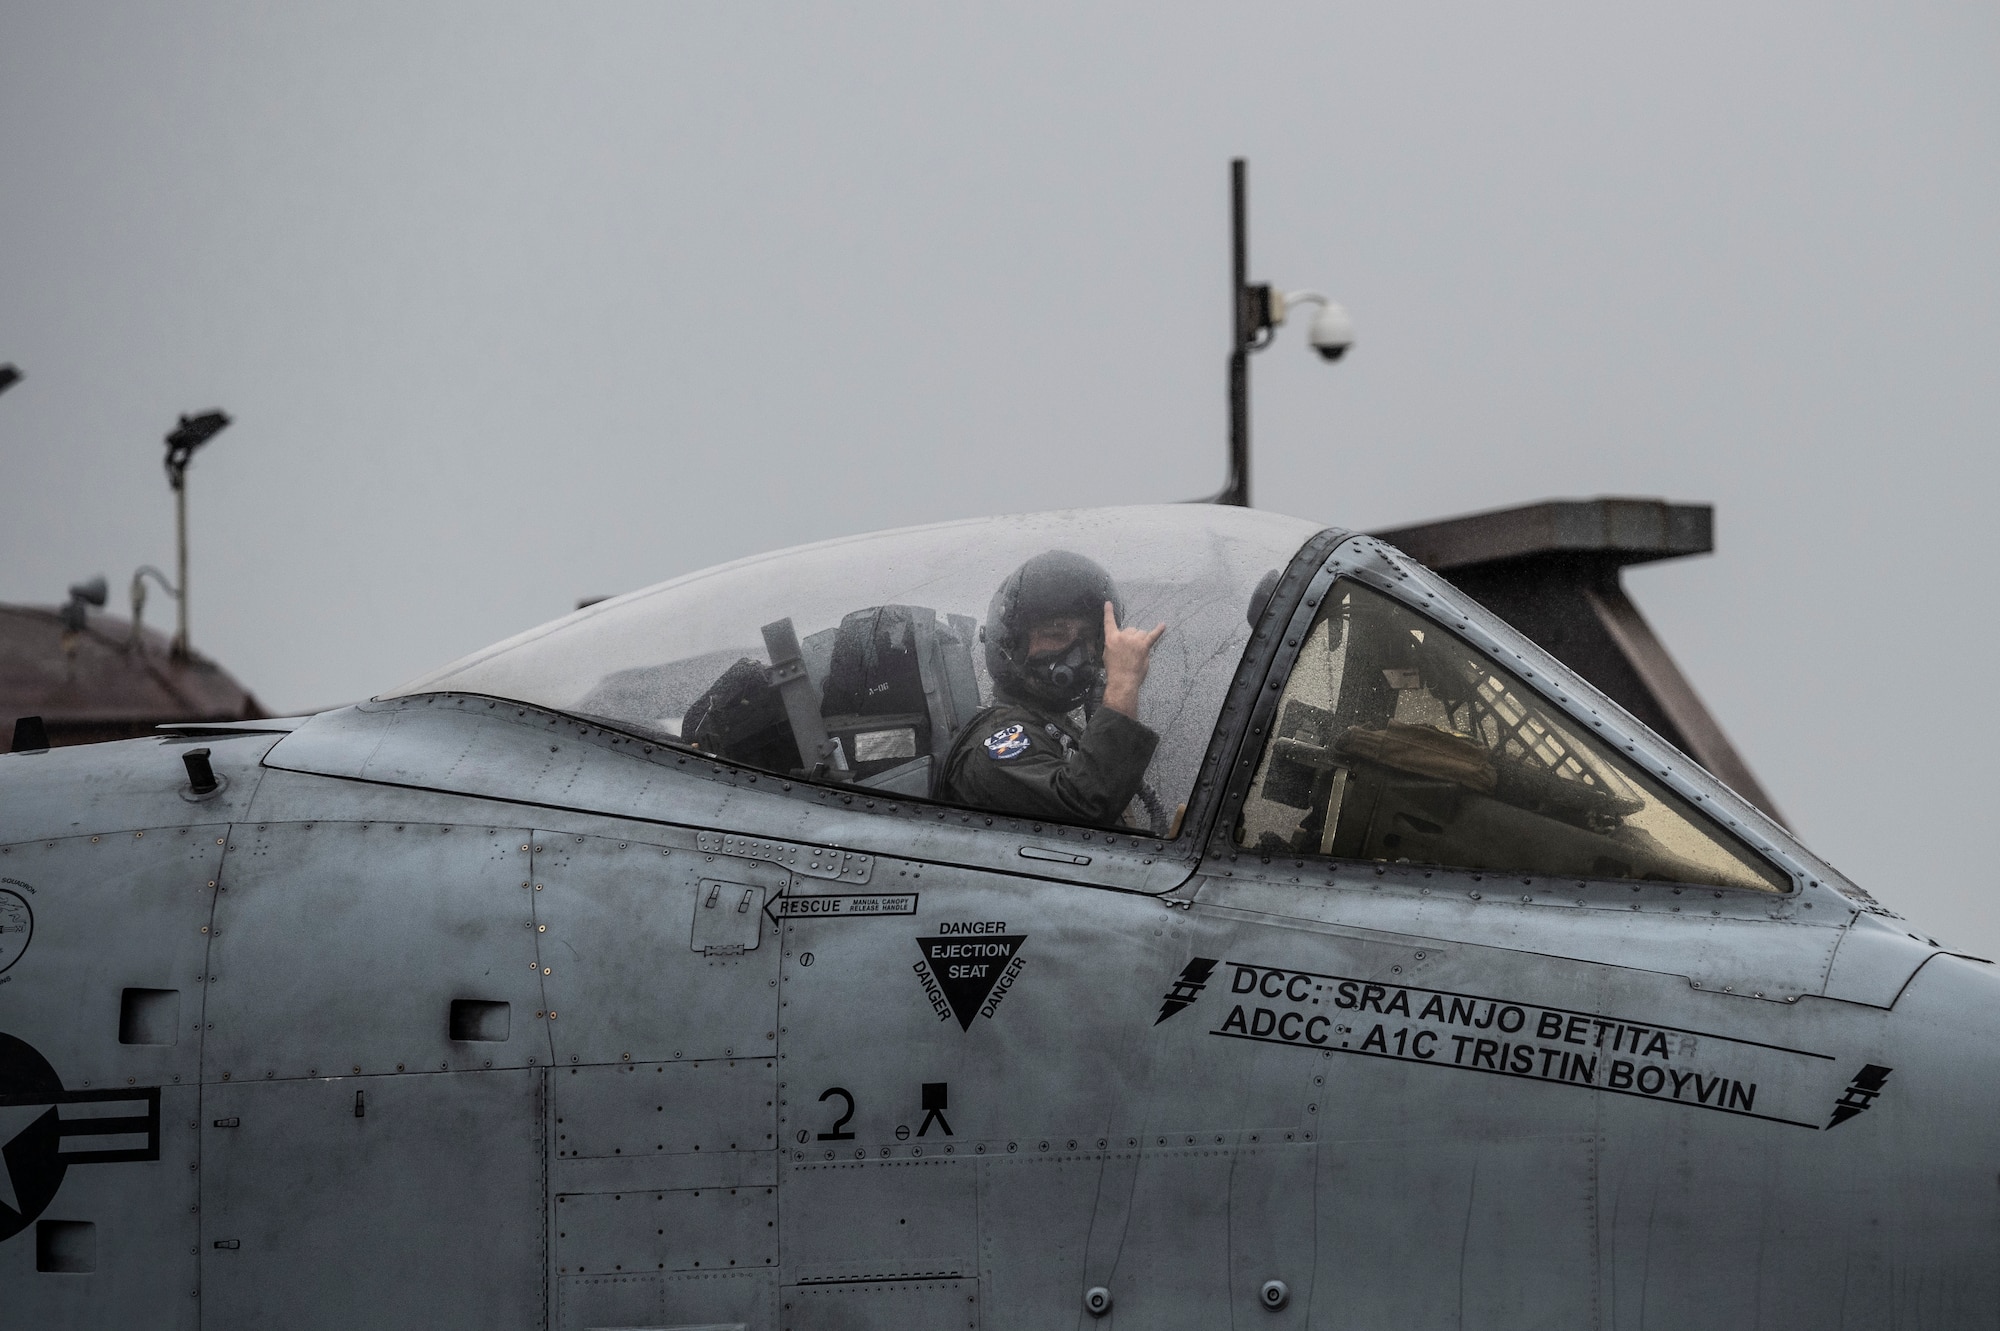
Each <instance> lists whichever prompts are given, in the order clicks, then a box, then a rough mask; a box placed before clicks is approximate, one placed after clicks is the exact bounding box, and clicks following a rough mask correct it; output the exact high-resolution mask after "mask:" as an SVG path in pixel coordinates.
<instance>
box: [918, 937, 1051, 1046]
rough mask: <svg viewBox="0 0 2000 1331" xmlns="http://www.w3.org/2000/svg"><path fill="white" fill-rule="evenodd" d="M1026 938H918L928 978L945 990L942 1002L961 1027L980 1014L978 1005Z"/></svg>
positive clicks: (984, 998) (967, 1026)
mask: <svg viewBox="0 0 2000 1331" xmlns="http://www.w3.org/2000/svg"><path fill="white" fill-rule="evenodd" d="M1027 941H1028V936H1027V935H1026V934H979V935H976V936H973V937H965V936H963V935H956V936H951V937H943V938H919V939H917V946H918V947H919V948H921V949H922V950H923V954H924V964H925V965H927V966H929V967H930V968H931V978H933V979H934V980H936V981H937V986H938V988H939V989H941V990H943V991H944V998H945V1002H947V1003H949V1004H951V1013H952V1015H953V1016H954V1017H957V1018H958V1026H959V1029H960V1030H966V1031H969V1030H971V1029H972V1019H973V1018H974V1017H976V1016H978V1015H979V1005H980V1004H981V1003H984V1002H985V1001H986V996H987V995H988V994H990V993H992V992H993V986H994V984H995V983H997V982H998V981H999V979H1000V973H1001V972H1002V971H1004V970H1006V969H1007V963H1008V962H1010V961H1012V960H1013V959H1014V954H1015V953H1016V952H1019V951H1020V950H1021V944H1023V943H1025V942H1027Z"/></svg>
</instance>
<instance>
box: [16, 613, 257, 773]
mask: <svg viewBox="0 0 2000 1331" xmlns="http://www.w3.org/2000/svg"><path fill="white" fill-rule="evenodd" d="M168 648H169V643H168V639H167V637H166V635H165V634H162V633H159V632H157V631H155V630H153V629H144V630H142V632H141V634H140V640H139V642H138V643H137V644H134V643H133V641H132V625H131V621H129V620H125V619H120V618H117V617H115V616H112V615H103V614H99V613H97V612H96V611H94V610H92V611H89V612H88V613H87V617H86V619H85V623H84V627H83V629H82V630H81V631H72V630H70V629H69V628H68V627H67V626H66V625H65V624H64V623H63V618H62V614H61V612H60V611H59V610H58V609H57V608H56V607H55V606H37V605H0V742H4V740H5V737H6V736H8V735H11V734H12V733H13V730H14V722H15V721H16V720H17V719H19V718H20V717H23V716H39V717H41V718H42V721H43V724H44V725H45V726H47V728H48V732H49V738H50V741H51V742H52V743H56V744H65V743H67V744H80V743H90V742H93V741H96V740H103V739H123V738H129V737H131V736H135V735H144V734H149V733H151V732H152V730H153V728H154V727H155V726H157V725H160V724H161V723H163V722H169V721H244V720H252V719H255V718H258V717H261V716H263V715H265V713H264V709H263V708H262V707H260V706H259V705H258V703H257V700H256V698H255V697H254V696H252V695H251V693H250V691H249V690H248V689H246V688H244V687H243V685H241V684H240V683H238V682H237V681H236V680H235V679H234V678H233V677H232V676H231V675H230V674H229V672H228V671H226V670H224V669H223V668H222V667H221V666H219V665H216V664H215V663H214V662H213V661H210V660H208V659H207V658H205V657H203V656H200V655H194V656H191V657H189V658H187V659H185V660H177V659H175V658H174V657H173V656H172V655H171V654H170V652H169V650H168Z"/></svg>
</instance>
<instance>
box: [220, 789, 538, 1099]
mask: <svg viewBox="0 0 2000 1331" xmlns="http://www.w3.org/2000/svg"><path fill="white" fill-rule="evenodd" d="M527 844H529V838H528V834H527V833H526V832H524V831H519V830H509V829H506V828H500V829H489V828H485V827H461V826H452V825H450V824H441V825H440V824H419V823H266V824H248V825H244V826H239V827H237V828H236V829H235V830H234V831H233V832H232V833H231V841H230V847H229V855H228V857H227V859H226V860H225V862H224V865H223V888H222V891H221V892H220V894H219V895H218V898H217V900H218V906H217V910H216V918H215V926H214V927H215V935H214V937H215V943H214V948H213V951H212V953H211V955H210V965H209V973H210V974H211V975H212V976H213V977H214V978H213V980H212V981H211V983H210V984H209V986H208V987H209V1006H208V1017H207V1022H208V1025H209V1026H210V1028H211V1029H210V1030H209V1031H208V1033H207V1046H206V1058H205V1063H204V1066H205V1069H206V1075H207V1077H208V1079H209V1080H211V1081H239V1082H240V1081H244V1080H257V1081H261V1080H270V1079H273V1078H279V1079H282V1078H287V1077H311V1076H331V1075H336V1074H342V1073H346V1074H353V1073H354V1072H355V1070H356V1069H359V1070H360V1071H361V1072H364V1073H380V1072H417V1071H445V1070H459V1069H467V1068H477V1069H484V1068H488V1067H491V1068H496V1069H497V1068H506V1067H527V1066H535V1065H542V1066H545V1065H546V1064H547V1063H548V1061H549V1045H548V1037H547V1035H546V1034H545V1033H544V1032H543V1029H542V1028H543V1027H544V1026H545V1025H546V1022H544V1021H542V1020H540V1019H538V1016H537V1014H538V1013H539V1012H541V1011H542V1010H543V1001H542V976H541V965H540V958H539V953H538V948H537V943H536V940H537V938H538V934H537V933H536V929H535V923H536V922H535V910H534V901H533V898H534V896H535V893H534V891H533V889H532V884H531V882H530V879H529V874H528V868H529V860H530V858H531V857H530V854H529V853H528V852H526V851H524V850H522V849H521V848H522V847H523V846H525V845H527ZM454 1001H478V1002H493V1003H505V1004H507V1005H508V1012H507V1014H506V1019H505V1022H504V1027H505V1031H506V1038H505V1039H504V1040H464V1039H453V1038H452V1035H453V1030H452V1021H451V1019H452V1004H453V1002H454ZM481 1033H493V1032H492V1031H491V1030H488V1031H483V1032H481Z"/></svg>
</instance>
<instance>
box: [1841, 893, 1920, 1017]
mask: <svg viewBox="0 0 2000 1331" xmlns="http://www.w3.org/2000/svg"><path fill="white" fill-rule="evenodd" d="M1941 950H1942V949H1940V948H1939V947H1938V945H1937V943H1936V942H1935V941H1934V940H1932V939H1929V938H1922V937H1919V936H1918V935H1916V934H1914V933H1912V932H1910V931H1909V930H1907V929H1899V928H1897V927H1896V924H1895V923H1893V922H1891V921H1889V920H1885V919H1883V918H1882V917H1881V916H1879V915H1858V916H1856V917H1855V918H1854V921H1853V923H1851V924H1849V925H1848V927H1847V928H1846V929H1845V930H1844V931H1842V934H1841V939H1840V946H1839V948H1838V949H1837V950H1836V951H1835V952H1834V954H1833V962H1832V964H1831V965H1830V966H1829V967H1828V968H1827V977H1826V996H1827V997H1828V998H1839V999H1845V1000H1846V1001H1847V1002H1850V1003H1866V1004H1868V1005H1869V1006H1871V1007H1893V1006H1895V1003H1896V996H1897V995H1898V994H1901V993H1902V992H1903V988H1904V986H1905V985H1907V984H1909V982H1910V977H1911V976H1912V975H1915V974H1916V973H1917V971H1918V970H1919V969H1921V968H1922V966H1923V964H1924V963H1925V962H1927V961H1929V960H1930V959H1931V958H1932V957H1934V956H1937V955H1938V953H1939V952H1940V951H1941Z"/></svg>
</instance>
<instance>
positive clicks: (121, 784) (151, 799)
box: [0, 735, 279, 841]
mask: <svg viewBox="0 0 2000 1331" xmlns="http://www.w3.org/2000/svg"><path fill="white" fill-rule="evenodd" d="M278 738H279V737H278V736H276V735H244V736H241V737H240V738H222V737H214V738H210V737H203V738H202V739H199V740H189V739H180V738H174V739H165V738H162V739H128V740H120V741H117V742H115V743H110V744H76V745H70V746H68V747H65V748H57V749H51V750H49V751H48V752H46V753H7V754H0V816H3V817H4V820H5V827H4V829H3V830H0V837H4V838H5V839H7V840H8V841H23V840H29V839H33V838H37V837H39V838H42V839H45V840H48V839H57V838H61V837H66V836H73V835H75V834H77V833H79V832H81V833H85V834H91V833H97V834H102V833H105V832H127V833H129V832H133V831H136V830H138V829H140V828H151V827H174V826H177V825H179V824H182V823H186V822H190V821H193V820H196V819H199V820H200V821H202V822H206V823H228V822H232V821H235V820H237V819H239V818H241V817H242V815H243V809H244V807H245V806H246V805H248V804H249V803H250V800H251V797H252V796H253V795H254V794H255V793H256V790H257V781H258V778H259V777H260V776H262V775H263V771H262V769H261V768H260V767H259V766H258V762H259V760H261V759H262V758H263V756H264V754H265V752H266V751H267V750H268V749H269V748H270V747H271V745H272V744H273V743H275V742H276V741H277V740H278ZM195 747H203V748H206V749H208V750H209V763H210V765H211V766H212V767H213V768H214V770H215V774H216V775H217V776H218V777H221V778H222V784H221V786H220V788H219V789H217V790H216V791H215V792H214V793H213V794H211V795H208V796H205V797H203V798H200V799H195V798H191V796H192V792H191V791H189V790H188V775H187V768H186V766H185V765H183V764H182V762H181V755H182V754H183V753H185V752H186V751H187V750H189V749H191V748H195Z"/></svg>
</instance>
